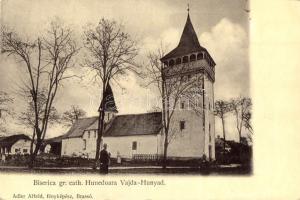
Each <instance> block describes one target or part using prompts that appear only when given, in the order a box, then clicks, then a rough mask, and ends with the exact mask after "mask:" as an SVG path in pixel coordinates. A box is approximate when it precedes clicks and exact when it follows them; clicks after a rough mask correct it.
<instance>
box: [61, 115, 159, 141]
mask: <svg viewBox="0 0 300 200" xmlns="http://www.w3.org/2000/svg"><path fill="white" fill-rule="evenodd" d="M161 124H162V114H161V112H153V113H142V114H129V115H117V116H115V117H114V118H112V119H111V121H110V122H108V124H107V125H106V130H105V132H104V135H103V136H104V137H109V136H112V137H114V136H132V135H156V134H158V133H159V132H160V130H161V128H162V125H161ZM97 127H98V117H89V118H82V119H79V120H77V121H76V122H75V123H74V125H73V126H72V127H71V129H70V130H69V131H68V132H67V133H66V134H65V135H64V136H63V138H76V137H82V136H83V134H84V131H85V130H94V129H97Z"/></svg>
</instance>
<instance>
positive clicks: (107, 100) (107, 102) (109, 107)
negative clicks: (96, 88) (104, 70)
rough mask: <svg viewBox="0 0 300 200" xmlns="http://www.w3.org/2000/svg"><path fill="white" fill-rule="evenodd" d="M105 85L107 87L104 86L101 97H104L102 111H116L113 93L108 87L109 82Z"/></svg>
mask: <svg viewBox="0 0 300 200" xmlns="http://www.w3.org/2000/svg"><path fill="white" fill-rule="evenodd" d="M106 87H107V88H106V91H105V94H104V98H103V99H104V105H103V108H104V111H106V112H118V110H117V106H116V102H115V98H114V94H113V91H112V89H111V87H110V84H109V83H108V85H107V86H106ZM103 99H102V101H101V104H100V107H99V111H100V109H101V105H102V103H103Z"/></svg>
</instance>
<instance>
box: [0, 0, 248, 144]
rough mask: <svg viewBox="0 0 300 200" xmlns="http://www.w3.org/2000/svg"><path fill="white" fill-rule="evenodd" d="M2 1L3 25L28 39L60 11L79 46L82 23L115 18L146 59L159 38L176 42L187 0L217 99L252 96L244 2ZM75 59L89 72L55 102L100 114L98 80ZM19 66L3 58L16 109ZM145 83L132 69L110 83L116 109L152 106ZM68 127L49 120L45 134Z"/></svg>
mask: <svg viewBox="0 0 300 200" xmlns="http://www.w3.org/2000/svg"><path fill="white" fill-rule="evenodd" d="M1 3H2V5H1V23H3V24H5V25H8V26H10V27H13V28H14V30H16V31H17V32H19V33H21V34H22V35H24V36H26V37H28V38H35V37H36V36H37V35H39V34H42V33H43V32H44V31H45V29H46V28H47V26H48V25H49V22H50V21H51V20H53V19H55V18H56V17H59V18H60V19H61V20H62V21H63V22H64V23H65V24H66V25H68V26H70V27H71V28H72V29H73V30H74V36H75V38H76V40H77V41H78V43H79V44H80V40H81V38H82V33H83V30H84V29H83V28H84V26H86V25H87V24H92V25H95V26H96V24H97V22H99V20H100V19H101V18H103V17H104V18H107V19H114V20H116V21H117V22H120V23H122V24H124V27H125V30H126V31H127V32H128V33H129V34H130V35H131V36H132V37H133V38H135V39H136V40H138V42H139V49H140V51H139V56H138V60H139V61H141V62H144V63H146V60H145V55H146V54H147V53H148V52H151V51H155V50H156V49H157V48H158V47H159V44H160V43H161V42H163V43H164V44H166V45H167V47H168V50H172V49H173V48H175V47H176V46H177V44H178V42H179V39H180V35H181V33H182V30H183V27H184V24H185V21H186V17H187V4H189V7H190V17H191V21H192V23H193V26H194V28H195V31H196V33H197V35H198V39H199V41H200V44H201V45H202V46H203V47H205V48H206V49H207V50H208V51H209V53H210V54H211V56H212V57H213V59H214V60H215V62H216V67H215V68H216V81H215V99H216V100H218V99H226V100H229V99H230V98H234V97H238V96H250V77H249V52H248V46H249V44H248V38H249V30H248V22H249V16H248V13H247V12H245V9H249V6H248V5H247V0H230V1H224V0H201V1H199V0H143V1H141V0H126V1H124V0H85V1H81V0H65V1H61V0H18V1H13V0H3V1H2V2H1ZM76 62H77V63H78V66H77V67H76V69H74V70H75V71H74V73H78V74H81V75H83V77H84V78H83V80H77V79H72V80H68V81H66V82H65V83H64V84H63V87H62V88H60V91H59V92H58V95H57V98H56V101H55V107H56V108H57V109H58V111H59V112H63V111H65V110H67V109H68V108H69V107H70V106H71V105H78V106H79V107H81V108H83V109H84V110H85V111H86V112H87V115H88V116H94V115H97V108H98V106H99V101H100V96H99V95H98V94H99V93H100V92H99V91H100V86H99V84H98V83H95V82H94V81H93V80H92V74H91V73H88V72H87V71H86V69H83V68H81V67H80V62H81V57H80V55H79V56H77V57H76ZM21 69H22V66H20V63H16V62H15V61H14V60H13V59H12V58H7V57H4V56H3V55H2V56H1V61H0V90H3V91H6V92H8V93H10V94H11V95H13V96H14V97H15V103H14V108H15V111H16V112H21V111H22V110H23V109H24V101H23V100H22V98H20V96H17V95H16V94H15V92H14V91H15V90H16V88H17V85H18V84H20V81H19V80H20V79H21V78H22V76H24V71H22V70H21ZM142 81H143V80H141V79H140V78H138V77H136V76H134V75H133V74H131V75H129V76H127V77H124V78H122V79H119V80H118V84H113V85H112V87H113V91H114V95H115V99H116V104H117V107H118V110H119V114H131V113H143V112H147V111H148V110H150V109H151V108H152V107H153V106H154V105H153V104H155V99H157V93H156V92H155V91H154V90H153V89H152V88H145V87H143V86H142V84H141V82H142ZM226 123H227V133H228V134H229V139H236V138H237V133H236V130H235V127H234V119H233V117H232V116H228V117H227V118H226ZM7 126H8V130H9V131H10V133H16V132H18V133H19V132H22V131H23V132H24V130H26V129H24V128H23V127H22V126H20V125H18V122H16V121H14V120H10V122H8V124H7ZM26 131H27V130H26ZM26 131H25V132H26ZM66 131H67V129H66V128H65V127H61V126H52V127H50V129H49V131H48V133H47V134H48V137H51V136H57V135H61V134H63V133H65V132H66ZM216 133H217V134H220V135H221V124H220V120H219V119H216Z"/></svg>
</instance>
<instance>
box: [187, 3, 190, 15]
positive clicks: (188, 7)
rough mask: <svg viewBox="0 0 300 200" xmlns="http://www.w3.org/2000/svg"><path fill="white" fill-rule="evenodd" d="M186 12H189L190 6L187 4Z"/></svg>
mask: <svg viewBox="0 0 300 200" xmlns="http://www.w3.org/2000/svg"><path fill="white" fill-rule="evenodd" d="M187 11H188V13H189V12H190V4H189V3H188V4H187Z"/></svg>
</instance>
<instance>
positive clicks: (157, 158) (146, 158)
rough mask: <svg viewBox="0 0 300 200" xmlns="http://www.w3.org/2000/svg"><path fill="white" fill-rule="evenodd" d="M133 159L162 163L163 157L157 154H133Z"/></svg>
mask: <svg viewBox="0 0 300 200" xmlns="http://www.w3.org/2000/svg"><path fill="white" fill-rule="evenodd" d="M132 159H133V160H135V161H160V160H162V156H161V155H157V154H133V155H132Z"/></svg>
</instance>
